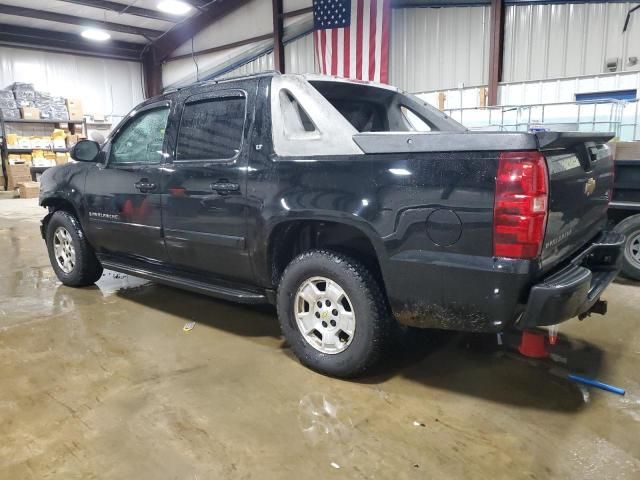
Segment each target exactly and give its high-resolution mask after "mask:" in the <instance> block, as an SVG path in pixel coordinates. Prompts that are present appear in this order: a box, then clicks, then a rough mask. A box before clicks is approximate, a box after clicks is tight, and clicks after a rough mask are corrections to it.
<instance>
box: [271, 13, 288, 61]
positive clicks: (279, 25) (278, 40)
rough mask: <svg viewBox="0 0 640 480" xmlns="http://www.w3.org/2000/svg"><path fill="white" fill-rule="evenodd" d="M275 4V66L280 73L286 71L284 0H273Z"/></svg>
mask: <svg viewBox="0 0 640 480" xmlns="http://www.w3.org/2000/svg"><path fill="white" fill-rule="evenodd" d="M271 3H272V5H273V66H274V68H275V69H276V70H277V71H279V72H280V73H284V70H285V65H284V44H283V43H282V37H283V34H284V28H283V22H282V20H283V17H284V14H283V13H284V12H283V8H282V0H271Z"/></svg>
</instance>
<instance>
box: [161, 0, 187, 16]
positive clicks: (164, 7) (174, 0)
mask: <svg viewBox="0 0 640 480" xmlns="http://www.w3.org/2000/svg"><path fill="white" fill-rule="evenodd" d="M158 10H160V11H161V12H165V13H168V14H170V15H184V14H185V13H188V12H189V11H190V10H191V5H189V4H188V3H185V2H181V1H180V0H163V1H162V2H160V3H159V4H158Z"/></svg>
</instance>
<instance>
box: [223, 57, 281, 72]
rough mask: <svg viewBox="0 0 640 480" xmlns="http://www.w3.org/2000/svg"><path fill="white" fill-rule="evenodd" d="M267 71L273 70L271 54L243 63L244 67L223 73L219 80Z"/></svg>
mask: <svg viewBox="0 0 640 480" xmlns="http://www.w3.org/2000/svg"><path fill="white" fill-rule="evenodd" d="M267 70H273V52H269V53H267V54H266V55H262V56H260V57H258V58H256V59H255V60H253V61H251V62H249V63H245V64H244V65H242V66H240V67H238V68H236V69H234V70H231V71H229V72H227V73H225V74H224V75H222V76H221V77H220V78H231V77H239V76H241V75H251V74H252V73H260V72H265V71H267Z"/></svg>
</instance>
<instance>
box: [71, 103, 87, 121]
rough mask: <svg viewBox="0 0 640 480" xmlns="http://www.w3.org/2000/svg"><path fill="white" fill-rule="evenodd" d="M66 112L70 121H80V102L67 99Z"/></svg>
mask: <svg viewBox="0 0 640 480" xmlns="http://www.w3.org/2000/svg"><path fill="white" fill-rule="evenodd" d="M67 110H68V111H69V118H70V119H71V120H81V119H82V118H83V117H84V112H83V111H82V101H81V100H80V99H79V98H67Z"/></svg>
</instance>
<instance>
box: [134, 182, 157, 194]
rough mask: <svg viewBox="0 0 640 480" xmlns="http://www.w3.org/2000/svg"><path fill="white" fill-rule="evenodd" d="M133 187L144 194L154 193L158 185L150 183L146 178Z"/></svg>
mask: <svg viewBox="0 0 640 480" xmlns="http://www.w3.org/2000/svg"><path fill="white" fill-rule="evenodd" d="M133 186H134V187H136V188H137V189H138V190H140V191H141V192H142V193H148V192H153V191H154V190H155V189H156V184H155V183H153V182H150V181H149V180H148V179H146V178H141V179H140V181H138V182H136V183H134V184H133Z"/></svg>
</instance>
